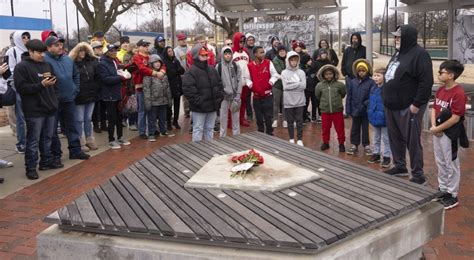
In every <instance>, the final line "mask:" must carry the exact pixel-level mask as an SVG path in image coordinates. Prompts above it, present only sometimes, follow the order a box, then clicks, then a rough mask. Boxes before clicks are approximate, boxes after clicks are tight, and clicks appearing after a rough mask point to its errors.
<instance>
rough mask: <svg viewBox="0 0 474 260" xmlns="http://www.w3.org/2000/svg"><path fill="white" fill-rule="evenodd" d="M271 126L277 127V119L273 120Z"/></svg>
mask: <svg viewBox="0 0 474 260" xmlns="http://www.w3.org/2000/svg"><path fill="white" fill-rule="evenodd" d="M272 127H273V128H277V127H278V120H273V124H272Z"/></svg>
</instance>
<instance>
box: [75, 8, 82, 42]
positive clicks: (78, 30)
mask: <svg viewBox="0 0 474 260" xmlns="http://www.w3.org/2000/svg"><path fill="white" fill-rule="evenodd" d="M76 23H77V43H80V42H81V28H79V9H78V8H77V6H76Z"/></svg>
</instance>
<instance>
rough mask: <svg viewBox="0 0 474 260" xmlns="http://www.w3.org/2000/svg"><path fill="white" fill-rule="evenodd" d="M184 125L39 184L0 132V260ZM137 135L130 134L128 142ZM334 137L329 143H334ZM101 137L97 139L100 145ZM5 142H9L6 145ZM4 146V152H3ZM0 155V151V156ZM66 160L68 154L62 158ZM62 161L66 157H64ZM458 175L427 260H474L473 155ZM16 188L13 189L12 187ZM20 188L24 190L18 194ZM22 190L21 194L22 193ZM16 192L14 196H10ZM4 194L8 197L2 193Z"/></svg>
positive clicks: (309, 132) (307, 134)
mask: <svg viewBox="0 0 474 260" xmlns="http://www.w3.org/2000/svg"><path fill="white" fill-rule="evenodd" d="M187 126H188V120H187V119H186V120H185V122H183V130H181V131H174V132H175V133H177V135H176V136H175V137H170V138H168V137H165V138H163V137H160V138H158V140H157V142H155V143H150V142H147V141H145V140H140V139H138V138H135V139H132V140H131V141H132V144H131V145H130V146H127V147H124V148H123V149H120V150H107V149H106V147H105V142H104V141H102V142H99V143H101V150H100V151H103V152H101V153H98V154H96V155H95V156H93V157H92V158H91V159H90V160H88V161H85V162H77V161H75V162H71V161H69V160H64V161H65V165H66V167H68V168H65V169H62V171H59V172H51V173H47V174H45V173H44V172H40V179H39V180H38V181H35V182H33V181H29V180H26V178H25V177H24V170H23V162H22V157H21V156H20V155H16V154H14V153H12V150H11V149H10V147H12V146H11V144H12V143H13V142H14V141H13V138H12V137H11V135H9V134H8V133H7V132H8V131H7V130H5V129H4V128H1V129H0V152H2V156H3V153H8V154H9V156H8V159H10V160H13V161H15V163H16V165H15V167H14V168H10V169H1V170H0V177H5V178H6V182H5V183H4V184H0V192H2V193H0V194H8V193H11V194H10V195H7V196H5V197H4V198H2V199H0V259H2V260H3V259H36V236H37V235H38V234H39V233H40V232H41V231H43V230H44V229H46V228H47V227H48V226H49V224H45V223H43V222H42V219H43V218H44V217H46V216H47V215H48V214H50V213H51V212H53V211H55V210H56V209H58V208H60V207H62V206H64V205H65V204H67V203H69V202H70V201H72V200H73V199H75V198H77V197H78V196H80V195H81V194H83V193H84V192H86V191H88V190H90V189H92V188H94V187H95V186H96V185H98V184H100V183H102V182H104V181H106V180H108V179H109V178H110V177H112V176H114V175H116V174H117V173H118V172H120V171H121V170H123V169H125V168H126V167H127V166H128V165H130V164H131V163H133V162H135V161H137V160H139V159H141V158H143V157H145V156H146V155H148V154H149V153H150V152H152V151H154V150H155V149H157V148H159V147H161V146H164V145H169V144H175V143H185V142H189V141H191V135H190V134H188V133H187V129H188V128H187ZM255 129H256V127H255V124H252V126H251V127H249V128H245V129H243V132H247V131H255ZM349 129H350V121H348V120H346V136H349V135H348V133H349ZM320 131H321V125H319V124H314V123H310V124H308V125H307V126H305V129H304V137H303V140H304V141H305V145H306V146H307V147H310V148H312V149H318V150H319V145H320V142H321V141H320V140H321V138H320V136H321V132H320ZM135 133H136V132H132V133H129V134H130V135H131V136H132V135H133V134H135ZM334 134H335V133H334V132H333V133H332V137H333V139H334ZM275 135H276V136H278V137H281V138H284V139H287V131H286V129H282V128H278V129H276V131H275ZM105 136H106V134H105V133H103V134H100V135H98V136H97V138H98V139H99V140H104V138H105ZM422 138H423V142H424V148H425V154H424V157H425V169H426V172H427V176H428V180H429V183H430V185H431V186H433V187H436V182H437V180H436V166H435V165H434V156H433V152H432V144H431V138H430V136H429V134H427V133H425V134H423V136H422ZM5 140H10V141H9V142H5ZM6 146H8V147H6ZM2 149H4V150H2ZM327 153H329V154H331V155H333V156H337V157H340V158H343V159H346V160H350V161H353V162H356V163H359V164H362V165H366V166H369V167H371V168H374V169H380V167H379V166H377V165H369V164H368V163H366V160H367V158H366V157H365V156H363V155H362V154H359V155H357V156H349V155H346V154H340V153H338V151H337V145H336V144H335V143H334V141H333V143H331V149H329V150H328V151H327ZM66 155H67V153H66ZM65 158H66V156H65ZM460 158H461V165H462V173H463V176H462V178H461V188H460V206H459V207H457V208H455V209H452V210H450V211H448V212H446V222H445V235H443V236H441V237H439V238H437V239H435V240H434V241H432V242H431V243H429V244H428V245H426V246H425V247H424V250H423V251H424V254H425V257H426V259H473V258H474V217H473V216H474V189H472V186H473V185H474V176H473V175H472V173H474V161H473V160H472V158H474V152H473V149H468V150H462V151H461V153H460ZM13 183H18V184H13ZM23 187H24V188H23ZM21 188H23V189H21ZM17 189H21V190H18V191H16V192H15V190H17ZM4 190H9V191H10V192H7V191H4Z"/></svg>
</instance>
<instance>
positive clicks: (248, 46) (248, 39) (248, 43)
mask: <svg viewBox="0 0 474 260" xmlns="http://www.w3.org/2000/svg"><path fill="white" fill-rule="evenodd" d="M254 47H255V36H254V35H253V34H251V33H247V34H245V50H246V51H247V54H248V55H249V58H250V60H251V61H252V60H254V59H255V56H254V55H253V48H254Z"/></svg>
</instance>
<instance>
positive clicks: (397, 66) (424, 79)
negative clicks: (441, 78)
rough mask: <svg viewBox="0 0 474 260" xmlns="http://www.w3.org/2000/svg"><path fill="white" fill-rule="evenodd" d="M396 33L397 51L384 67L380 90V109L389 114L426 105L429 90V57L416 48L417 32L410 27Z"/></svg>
mask: <svg viewBox="0 0 474 260" xmlns="http://www.w3.org/2000/svg"><path fill="white" fill-rule="evenodd" d="M400 29H401V32H402V34H401V43H400V50H399V51H398V52H396V53H395V54H394V55H393V56H392V59H391V60H390V62H389V64H388V66H387V72H386V73H385V80H386V83H385V84H384V86H383V88H382V97H383V101H384V105H385V106H386V107H387V108H389V109H392V110H401V109H405V108H407V107H409V106H410V105H411V104H413V105H414V106H416V107H420V106H422V105H424V104H426V103H428V100H429V98H430V96H431V88H432V87H433V66H432V62H431V57H430V55H429V54H428V52H426V50H425V49H423V48H422V47H421V46H420V45H418V44H417V35H418V32H417V31H416V29H415V27H413V26H411V25H403V26H401V27H400Z"/></svg>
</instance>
